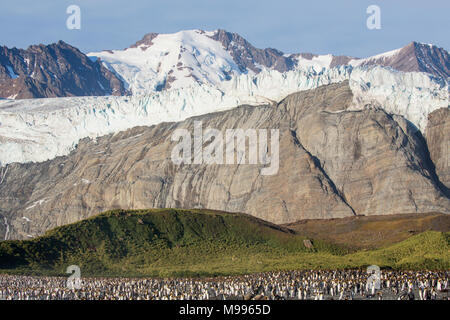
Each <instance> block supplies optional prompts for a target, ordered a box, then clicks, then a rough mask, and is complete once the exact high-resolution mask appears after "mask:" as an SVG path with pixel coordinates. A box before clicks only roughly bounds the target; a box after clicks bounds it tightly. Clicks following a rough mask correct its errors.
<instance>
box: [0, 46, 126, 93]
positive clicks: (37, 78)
mask: <svg viewBox="0 0 450 320" xmlns="http://www.w3.org/2000/svg"><path fill="white" fill-rule="evenodd" d="M125 93H126V92H125V90H124V87H123V84H122V82H121V81H120V80H119V79H118V78H117V77H116V76H115V75H114V74H113V73H111V72H109V71H108V70H107V69H106V68H105V67H103V65H102V64H101V63H99V62H98V61H95V62H93V61H91V59H89V58H88V57H87V56H86V55H84V54H83V53H81V52H80V51H79V50H78V49H76V48H74V47H72V46H70V45H68V44H67V43H65V42H63V41H59V42H58V43H54V44H50V45H47V46H45V45H42V44H41V45H36V46H30V47H29V48H28V49H26V50H23V49H16V48H13V49H9V48H7V47H0V97H4V98H14V99H24V98H42V97H67V96H92V95H110V94H113V95H123V94H125Z"/></svg>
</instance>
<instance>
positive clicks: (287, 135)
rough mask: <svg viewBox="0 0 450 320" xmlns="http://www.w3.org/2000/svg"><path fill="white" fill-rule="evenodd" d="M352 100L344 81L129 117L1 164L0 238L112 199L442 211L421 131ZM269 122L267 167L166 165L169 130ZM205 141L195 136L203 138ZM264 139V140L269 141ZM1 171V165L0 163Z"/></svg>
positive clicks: (240, 208) (266, 213)
mask: <svg viewBox="0 0 450 320" xmlns="http://www.w3.org/2000/svg"><path fill="white" fill-rule="evenodd" d="M351 103H352V94H351V90H350V88H349V86H348V82H347V81H345V82H342V83H339V84H333V85H329V86H323V87H319V88H317V89H314V90H310V91H304V92H300V93H296V94H293V95H290V96H288V97H287V98H286V99H284V100H283V101H281V102H280V103H279V104H273V105H265V106H258V107H254V106H241V107H238V108H236V109H232V110H229V111H224V112H218V113H212V114H207V115H203V116H199V117H195V118H190V119H187V120H186V121H183V122H178V123H162V124H159V125H155V126H152V127H136V128H133V129H130V130H127V131H124V132H120V133H118V134H114V135H108V136H104V137H101V138H98V139H96V140H95V141H93V140H89V139H84V140H82V141H81V142H80V143H79V145H78V147H77V148H76V149H75V150H74V151H73V152H72V153H71V154H70V155H68V156H65V157H58V158H56V159H54V160H50V161H46V162H43V163H34V164H31V163H30V164H11V165H8V166H7V167H6V168H3V172H2V175H1V178H0V181H2V182H1V183H0V215H1V216H0V221H3V222H4V223H3V225H1V224H0V237H1V238H2V239H17V238H19V239H21V238H26V237H33V236H37V235H39V234H42V233H43V232H44V231H45V230H48V229H50V228H52V227H55V226H58V225H62V224H66V223H71V222H74V221H77V220H80V219H83V218H86V217H88V216H91V215H93V214H96V213H99V212H101V211H103V210H106V209H112V208H130V209H136V208H161V207H178V208H210V209H220V210H226V211H234V212H245V213H249V214H251V215H254V216H256V217H259V218H262V219H265V220H268V221H270V222H273V223H278V224H281V223H290V222H295V221H298V220H300V219H305V218H336V217H347V216H353V215H355V214H363V215H380V214H399V213H413V212H431V211H439V212H446V213H448V212H449V211H450V200H449V199H448V198H447V197H446V196H445V194H444V193H443V191H442V190H441V189H440V187H439V185H438V182H437V181H436V178H435V177H436V174H435V172H434V166H433V165H432V163H431V161H430V160H429V156H428V150H427V146H426V143H425V141H424V140H423V139H422V138H421V137H420V136H418V135H417V134H416V133H413V131H412V130H410V129H409V126H408V123H407V122H406V120H404V119H403V118H401V117H392V116H390V115H388V114H387V113H386V112H385V111H383V110H381V109H376V108H372V107H367V108H365V109H363V110H361V111H350V110H347V109H348V107H349V106H350V105H351ZM196 121H201V122H202V124H203V130H206V128H216V129H218V130H219V131H220V132H222V133H225V130H226V129H233V128H242V129H247V128H253V129H279V170H278V172H277V173H276V174H274V175H262V174H261V172H260V169H261V165H259V164H258V165H255V164H248V163H246V164H223V165H219V164H213V165H207V164H175V163H174V162H173V161H172V160H171V154H172V150H173V149H174V147H175V146H176V145H177V144H178V141H172V139H171V138H172V134H173V133H174V131H175V130H176V129H186V130H188V132H190V133H191V134H193V132H194V126H195V123H196ZM207 145H208V143H205V144H204V146H207ZM269 145H270V143H269ZM5 171H6V172H5Z"/></svg>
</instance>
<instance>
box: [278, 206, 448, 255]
mask: <svg viewBox="0 0 450 320" xmlns="http://www.w3.org/2000/svg"><path fill="white" fill-rule="evenodd" d="M286 227H288V228H289V229H292V230H294V231H296V232H297V233H299V234H302V235H305V236H307V237H310V238H313V239H322V240H325V241H328V242H332V243H335V244H337V245H341V246H345V247H347V248H349V249H351V250H362V249H378V248H381V247H386V246H388V245H390V244H393V243H397V242H400V241H403V240H406V239H408V238H410V237H411V236H412V235H416V234H420V233H423V232H425V231H440V232H447V231H450V215H448V214H441V213H428V214H419V213H414V214H400V215H385V216H357V217H347V218H340V219H328V220H323V219H321V220H319V219H314V220H303V221H299V222H296V223H291V224H288V225H286Z"/></svg>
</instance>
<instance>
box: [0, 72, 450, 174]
mask: <svg viewBox="0 0 450 320" xmlns="http://www.w3.org/2000/svg"><path fill="white" fill-rule="evenodd" d="M344 80H349V84H350V88H351V90H352V92H353V95H354V98H353V99H354V101H353V105H352V109H361V108H364V107H365V106H366V105H376V106H380V107H382V108H384V109H385V110H386V111H387V112H388V113H391V114H397V115H402V116H404V117H405V118H406V119H408V120H409V121H410V122H412V123H413V124H414V125H415V126H416V127H417V128H418V129H419V130H422V131H423V130H424V129H425V127H426V122H427V117H428V114H429V113H430V112H432V111H434V110H436V109H439V108H444V107H447V108H448V107H449V96H448V95H449V85H448V80H446V79H443V78H438V77H434V76H432V75H429V74H426V73H421V72H400V71H395V70H393V69H391V68H386V67H381V66H371V67H354V66H350V65H349V66H339V67H335V68H322V69H320V70H318V69H317V67H312V66H305V67H299V68H298V69H296V70H292V71H288V72H284V73H280V72H278V71H276V70H269V69H264V70H262V71H261V72H260V73H258V74H252V73H241V74H235V75H234V76H233V77H231V79H230V80H226V81H219V82H214V83H197V82H192V83H189V85H187V86H185V87H175V88H171V89H168V90H164V91H153V92H148V91H147V92H148V93H146V94H142V93H141V94H133V95H131V96H120V97H117V96H102V97H70V98H45V99H25V100H10V99H5V100H0V166H5V165H7V164H9V163H13V162H19V163H26V162H41V161H46V160H49V159H52V158H55V157H57V156H63V155H67V154H68V153H70V151H71V150H73V149H74V148H75V147H76V145H77V143H78V142H79V140H80V139H83V138H86V137H89V138H93V139H95V138H96V137H99V136H103V135H107V134H112V133H116V132H119V131H123V130H126V129H129V128H132V127H135V126H149V125H153V124H157V123H161V122H172V121H182V120H184V119H186V118H188V117H192V116H197V115H202V114H206V113H211V112H216V111H222V110H228V109H231V108H235V107H237V106H239V105H242V104H249V105H259V104H265V103H273V102H278V101H280V100H282V99H283V98H284V97H286V96H287V95H289V94H291V93H294V92H297V91H302V90H309V89H313V88H316V87H318V86H321V85H326V84H331V83H336V82H341V81H344Z"/></svg>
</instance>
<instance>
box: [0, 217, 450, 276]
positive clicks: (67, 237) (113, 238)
mask: <svg viewBox="0 0 450 320" xmlns="http://www.w3.org/2000/svg"><path fill="white" fill-rule="evenodd" d="M449 236H450V235H449V233H440V232H427V233H423V234H419V235H417V236H413V237H411V238H409V239H407V240H405V241H403V242H400V243H397V244H394V245H391V246H388V247H386V248H382V249H378V250H375V251H364V252H357V253H353V254H347V255H345V253H346V250H343V249H340V248H339V247H337V246H334V245H330V244H327V243H325V242H322V241H317V240H312V245H313V248H307V247H306V246H305V244H304V241H303V240H304V239H305V238H303V237H302V236H300V235H297V234H294V233H293V232H292V231H290V230H289V229H285V228H280V227H278V226H274V225H272V224H270V223H267V222H265V221H262V220H258V219H255V218H252V217H249V216H246V215H242V214H230V213H226V212H219V211H208V210H178V209H177V210H174V209H160V210H140V211H124V210H115V211H110V212H106V213H103V214H100V215H97V216H95V217H92V218H90V219H86V220H83V221H80V222H78V223H75V224H71V225H67V226H62V227H59V228H57V229H54V230H51V231H49V232H47V233H46V234H45V235H44V236H42V237H40V238H37V239H34V240H28V241H4V242H1V243H0V271H2V272H20V273H33V274H58V273H59V274H63V273H64V272H65V269H66V268H67V266H69V265H72V264H75V265H78V266H79V267H80V269H81V273H82V276H89V275H95V276H106V275H116V276H117V275H118V276H121V277H123V276H159V277H168V276H169V277H173V276H211V275H215V276H217V275H231V274H248V273H256V272H262V271H274V270H295V269H297V270H298V269H311V268H313V269H317V268H322V269H343V268H361V267H366V266H368V265H372V264H377V265H379V266H381V267H383V268H402V269H441V270H446V269H448V267H449V266H450V256H449V254H448V253H449V252H450V250H448V249H449V245H450V244H449V239H450V237H449Z"/></svg>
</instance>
